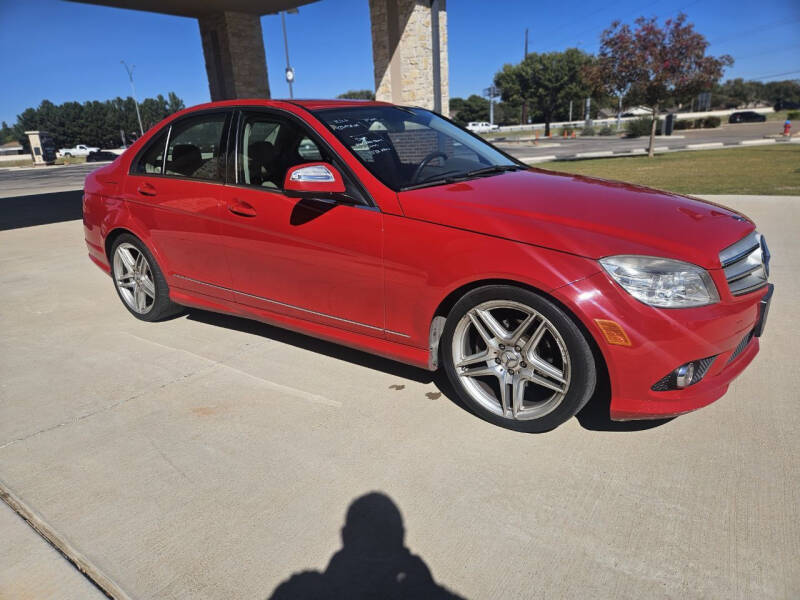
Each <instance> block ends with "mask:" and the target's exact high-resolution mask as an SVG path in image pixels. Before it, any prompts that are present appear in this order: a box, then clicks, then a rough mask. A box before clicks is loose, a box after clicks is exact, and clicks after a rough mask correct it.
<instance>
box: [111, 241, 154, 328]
mask: <svg viewBox="0 0 800 600" xmlns="http://www.w3.org/2000/svg"><path fill="white" fill-rule="evenodd" d="M113 268H114V282H115V283H116V286H117V289H118V290H119V295H120V296H121V297H122V300H123V301H124V302H125V304H126V305H127V306H128V308H130V309H131V310H132V311H134V312H137V313H139V314H142V315H143V314H146V313H148V312H150V311H151V310H152V308H153V304H154V303H155V299H156V286H155V283H154V281H153V271H152V269H151V267H150V263H149V262H148V261H147V257H146V256H145V255H144V253H143V252H142V251H141V250H139V248H137V247H136V246H134V245H133V244H129V243H127V242H125V243H122V244H120V245H119V246H117V249H116V250H115V251H114V267H113Z"/></svg>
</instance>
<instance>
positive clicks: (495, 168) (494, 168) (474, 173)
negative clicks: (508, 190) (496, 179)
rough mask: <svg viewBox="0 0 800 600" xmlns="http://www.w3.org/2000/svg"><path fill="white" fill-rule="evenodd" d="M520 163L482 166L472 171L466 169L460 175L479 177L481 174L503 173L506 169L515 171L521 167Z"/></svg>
mask: <svg viewBox="0 0 800 600" xmlns="http://www.w3.org/2000/svg"><path fill="white" fill-rule="evenodd" d="M522 168H524V167H521V166H520V165H492V166H491V167H484V168H482V169H475V170H474V171H467V172H466V173H464V174H463V175H462V177H480V176H481V175H492V174H494V173H505V172H506V171H516V170H517V169H522Z"/></svg>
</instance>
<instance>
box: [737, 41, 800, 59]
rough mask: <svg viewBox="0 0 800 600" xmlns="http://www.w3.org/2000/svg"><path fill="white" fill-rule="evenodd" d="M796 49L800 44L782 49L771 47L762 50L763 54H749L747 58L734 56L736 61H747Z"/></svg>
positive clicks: (782, 47)
mask: <svg viewBox="0 0 800 600" xmlns="http://www.w3.org/2000/svg"><path fill="white" fill-rule="evenodd" d="M795 48H800V44H793V45H791V46H781V47H777V46H771V47H769V48H767V49H766V50H762V51H761V52H756V53H754V54H747V55H745V56H734V58H735V59H736V60H746V59H748V58H753V57H756V56H763V55H765V54H771V53H776V54H777V53H778V52H784V51H786V50H794V49H795Z"/></svg>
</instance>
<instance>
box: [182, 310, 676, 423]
mask: <svg viewBox="0 0 800 600" xmlns="http://www.w3.org/2000/svg"><path fill="white" fill-rule="evenodd" d="M186 318H187V319H189V320H191V321H197V322H199V323H205V324H207V325H215V326H217V327H224V328H225V329H233V330H235V331H242V332H245V333H251V334H254V335H259V336H261V337H265V338H269V339H271V340H275V341H276V342H281V343H283V344H291V345H292V346H295V347H297V348H302V349H304V350H309V351H311V352H316V353H318V354H323V355H325V356H330V357H332V358H337V359H339V360H344V361H347V362H349V363H353V364H355V365H359V366H362V367H367V368H368V369H375V370H376V371H381V372H382V373H387V374H389V375H393V376H395V377H402V378H404V379H410V380H411V381H416V382H417V383H433V384H434V385H435V386H436V387H437V388H438V390H439V392H441V393H442V394H443V395H444V396H446V397H447V399H448V400H450V402H452V403H453V404H455V405H456V406H458V407H459V408H461V409H463V410H465V411H467V412H471V411H470V410H469V408H467V407H466V406H465V405H464V403H463V402H461V400H460V399H459V398H458V395H457V394H456V393H455V390H453V387H452V385H451V384H450V381H449V380H448V379H447V375H446V374H445V373H444V371H443V369H439V370H438V371H435V372H431V371H426V370H425V369H420V368H417V367H412V366H411V365H406V364H403V363H399V362H396V361H393V360H389V359H388V358H383V357H381V356H376V355H374V354H369V353H367V352H362V351H361V350H355V349H353V348H348V347H347V346H341V345H339V344H335V343H333V342H328V341H325V340H321V339H318V338H314V337H310V336H307V335H304V334H302V333H296V332H294V331H290V330H288V329H282V328H280V327H274V326H272V325H268V324H267V323H262V322H261V321H254V320H251V319H245V318H243V317H237V316H233V315H226V314H222V313H214V312H209V311H205V310H201V309H195V308H191V309H186ZM609 390H610V385H609V383H608V378H607V377H606V376H602V377H600V378H599V379H598V382H597V387H596V388H595V392H594V394H593V395H592V398H591V399H590V400H589V402H588V403H587V404H586V406H584V407H583V409H582V410H581V411H580V412H579V413H578V415H577V419H578V422H579V423H580V424H581V426H582V427H583V428H584V429H588V430H590V431H642V430H645V429H652V428H654V427H658V426H660V425H663V424H664V423H667V422H668V421H669V420H670V419H660V420H651V421H622V422H618V421H612V420H611V418H610V416H609V405H610V398H611V395H610V391H609Z"/></svg>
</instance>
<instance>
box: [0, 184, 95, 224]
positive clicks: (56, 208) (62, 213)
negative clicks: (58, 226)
mask: <svg viewBox="0 0 800 600" xmlns="http://www.w3.org/2000/svg"><path fill="white" fill-rule="evenodd" d="M82 198H83V190H71V191H69V192H52V193H50V194H31V195H28V196H12V197H10V198H0V231H4V230H7V229H19V228H21V227H31V226H33V225H47V224H48V223H61V222H62V221H75V220H77V219H82V218H83V206H82Z"/></svg>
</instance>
